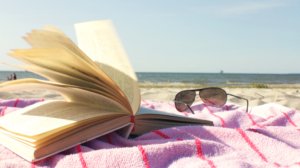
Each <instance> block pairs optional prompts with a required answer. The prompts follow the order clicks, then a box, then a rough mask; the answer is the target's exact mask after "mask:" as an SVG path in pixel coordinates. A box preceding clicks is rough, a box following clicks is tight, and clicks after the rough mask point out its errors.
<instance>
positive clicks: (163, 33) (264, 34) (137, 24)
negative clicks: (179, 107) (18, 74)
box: [0, 0, 300, 73]
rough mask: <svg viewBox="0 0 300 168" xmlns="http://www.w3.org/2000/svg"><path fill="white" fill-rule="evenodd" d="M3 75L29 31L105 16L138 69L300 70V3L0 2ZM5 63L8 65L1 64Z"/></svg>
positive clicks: (68, 28) (68, 29) (70, 30)
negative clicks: (12, 53) (11, 54)
mask: <svg viewBox="0 0 300 168" xmlns="http://www.w3.org/2000/svg"><path fill="white" fill-rule="evenodd" d="M0 9H1V10H0V24H1V28H0V62H1V64H0V70H17V69H16V68H14V67H13V66H11V65H15V64H19V62H18V61H15V60H14V59H13V58H10V57H9V56H8V55H7V53H8V52H9V51H10V50H11V49H15V48H26V47H28V45H27V44H26V43H25V41H24V40H23V39H22V36H24V35H25V34H26V33H27V32H29V31H31V30H32V29H36V28H41V27H43V26H45V25H54V26H56V27H58V28H59V29H61V30H62V31H64V32H65V34H67V35H68V36H69V37H70V38H71V39H72V40H74V41H75V42H76V37H75V32H74V24H75V23H79V22H85V21H93V20H102V19H110V20H112V22H113V23H114V26H115V28H116V30H117V33H118V35H119V37H120V39H121V41H122V43H123V45H124V48H125V50H126V52H127V54H128V56H129V60H130V62H131V64H132V66H133V68H134V69H135V71H137V72H196V73H198V72H200V73H201V72H204V73H206V72H212V73H214V72H220V71H221V70H222V71H224V72H225V73H227V72H228V73H300V10H299V9H300V1H299V0H214V1H208V0H206V1H204V0H184V1H174V0H126V1H125V0H109V1H108V0H89V1H83V0H81V1H80V0H43V1H37V0H26V1H22V0H10V1H5V0H0ZM6 64H9V65H10V66H8V65H6Z"/></svg>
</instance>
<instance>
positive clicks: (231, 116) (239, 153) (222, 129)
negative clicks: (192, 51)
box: [0, 99, 300, 168]
mask: <svg viewBox="0 0 300 168" xmlns="http://www.w3.org/2000/svg"><path fill="white" fill-rule="evenodd" d="M39 101H43V100H42V99H13V100H0V116H4V115H7V114H8V113H13V112H14V111H15V110H17V109H19V108H23V107H25V106H28V105H31V104H33V103H36V102H39ZM143 108H150V109H156V110H163V111H168V112H171V113H179V112H177V111H176V110H175V108H174V104H173V103H172V102H163V101H161V102H160V101H151V100H143V101H142V102H141V110H143ZM193 109H194V112H195V114H191V113H189V112H186V113H184V115H187V116H190V117H196V118H202V119H209V120H212V121H213V122H214V126H181V127H172V128H166V129H161V130H154V131H151V132H149V133H146V134H143V135H141V136H139V137H135V138H129V139H126V138H123V137H121V136H119V135H118V134H116V133H110V134H108V135H105V136H103V137H100V138H97V139H94V140H92V141H89V142H87V143H84V144H81V145H78V146H76V147H74V148H71V149H69V150H66V151H64V152H61V153H59V154H56V155H54V156H51V157H49V158H46V159H43V160H41V161H38V162H35V163H31V162H27V161H25V160H23V159H22V158H20V157H19V156H17V155H15V154H14V153H13V152H11V151H10V150H8V149H6V148H5V147H3V146H2V145H0V167H1V168H2V167H27V168H28V167H32V168H33V167H37V168H38V167H62V168H69V167H72V168H73V167H75V168H76V167H78V168H94V167H145V168H156V167H158V168H161V167H162V168H164V167H178V168H179V167H180V168H182V167H201V168H202V167H203V168H206V167H207V168H217V167H229V168H235V167H255V168H256V167H258V168H260V167H261V168H268V167H300V127H299V126H300V112H299V111H297V110H295V109H292V108H289V107H285V106H282V105H279V104H275V103H269V104H263V105H259V106H255V107H251V108H250V109H249V112H248V113H246V112H245V111H244V108H243V107H239V106H237V105H235V104H226V105H225V106H224V107H223V108H221V109H220V108H213V107H209V106H205V105H203V104H201V103H199V104H197V105H195V106H194V107H193ZM0 144H1V142H0Z"/></svg>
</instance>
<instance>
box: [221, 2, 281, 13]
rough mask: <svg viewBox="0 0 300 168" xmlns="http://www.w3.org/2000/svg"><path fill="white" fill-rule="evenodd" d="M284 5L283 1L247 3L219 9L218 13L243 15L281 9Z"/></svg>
mask: <svg viewBox="0 0 300 168" xmlns="http://www.w3.org/2000/svg"><path fill="white" fill-rule="evenodd" d="M285 5H286V4H285V3H283V1H255V2H253V1H251V2H250V1H248V2H243V3H240V4H234V5H230V6H229V5H228V6H223V7H220V9H219V11H218V13H219V14H221V15H225V16H236V15H244V14H249V13H258V12H261V11H265V10H270V9H274V8H279V7H283V6H285Z"/></svg>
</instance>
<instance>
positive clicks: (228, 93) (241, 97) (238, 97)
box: [227, 93, 249, 113]
mask: <svg viewBox="0 0 300 168" xmlns="http://www.w3.org/2000/svg"><path fill="white" fill-rule="evenodd" d="M227 95H230V96H233V97H236V98H239V99H243V100H246V102H247V106H246V112H247V113H248V105H249V101H248V99H246V98H243V97H240V96H236V95H233V94H230V93H227Z"/></svg>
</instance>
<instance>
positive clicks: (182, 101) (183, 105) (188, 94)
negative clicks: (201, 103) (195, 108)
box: [175, 90, 196, 112]
mask: <svg viewBox="0 0 300 168" xmlns="http://www.w3.org/2000/svg"><path fill="white" fill-rule="evenodd" d="M195 96H196V93H195V91H189V90H188V91H181V92H179V93H177V94H176V96H175V107H176V109H177V110H178V111H180V112H182V111H185V110H186V109H187V108H188V106H190V105H192V104H193V102H194V101H195Z"/></svg>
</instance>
